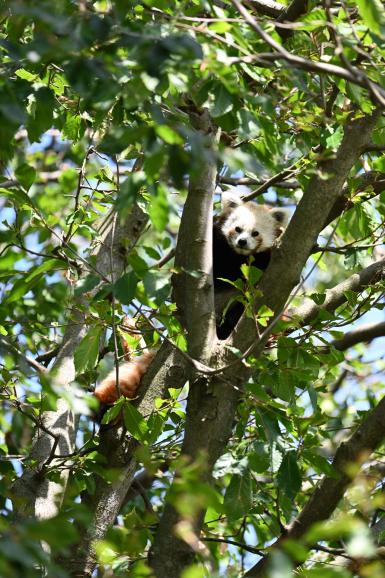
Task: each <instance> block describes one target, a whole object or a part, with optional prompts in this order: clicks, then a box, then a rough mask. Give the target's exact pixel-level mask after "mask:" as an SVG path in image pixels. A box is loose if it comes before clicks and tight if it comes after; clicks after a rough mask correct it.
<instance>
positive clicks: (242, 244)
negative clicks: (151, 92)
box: [237, 239, 247, 248]
mask: <svg viewBox="0 0 385 578" xmlns="http://www.w3.org/2000/svg"><path fill="white" fill-rule="evenodd" d="M237 245H238V247H242V248H244V247H246V246H247V241H246V239H238V243H237Z"/></svg>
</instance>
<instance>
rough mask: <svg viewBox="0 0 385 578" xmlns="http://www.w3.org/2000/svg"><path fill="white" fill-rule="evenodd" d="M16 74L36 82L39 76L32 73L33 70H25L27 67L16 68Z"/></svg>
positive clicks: (28, 80)
mask: <svg viewBox="0 0 385 578" xmlns="http://www.w3.org/2000/svg"><path fill="white" fill-rule="evenodd" d="M15 74H16V76H18V77H19V78H22V79H23V80H26V81H27V82H35V80H36V79H37V78H38V75H37V74H32V72H28V70H25V68H19V69H18V70H16V72H15Z"/></svg>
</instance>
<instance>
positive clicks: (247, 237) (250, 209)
mask: <svg viewBox="0 0 385 578" xmlns="http://www.w3.org/2000/svg"><path fill="white" fill-rule="evenodd" d="M226 213H227V215H226ZM222 214H224V215H225V218H224V219H223V222H222V232H223V234H224V235H225V237H226V239H227V241H228V243H229V245H230V247H232V248H233V249H234V251H235V252H236V253H238V254H240V255H251V254H252V253H260V252H262V251H265V250H266V249H270V248H271V247H272V246H273V245H274V242H275V240H276V238H277V237H278V236H279V234H280V233H281V232H282V231H283V230H284V228H285V227H286V225H287V222H288V216H289V215H288V212H287V210H286V209H281V208H275V209H270V208H268V207H266V206H264V205H257V204H255V203H253V202H248V203H243V201H242V199H241V198H240V197H239V195H235V194H234V193H231V192H226V193H223V194H222Z"/></svg>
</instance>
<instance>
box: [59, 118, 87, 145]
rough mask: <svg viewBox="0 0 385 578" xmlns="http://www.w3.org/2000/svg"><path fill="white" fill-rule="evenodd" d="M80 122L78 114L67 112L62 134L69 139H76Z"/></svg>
mask: <svg viewBox="0 0 385 578" xmlns="http://www.w3.org/2000/svg"><path fill="white" fill-rule="evenodd" d="M81 123H82V119H81V117H80V116H79V115H77V114H76V115H73V114H67V118H66V122H65V125H64V127H63V136H65V137H67V138H69V139H70V140H74V141H76V140H78V138H79V130H80V127H81Z"/></svg>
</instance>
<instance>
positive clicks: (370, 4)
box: [356, 0, 385, 36]
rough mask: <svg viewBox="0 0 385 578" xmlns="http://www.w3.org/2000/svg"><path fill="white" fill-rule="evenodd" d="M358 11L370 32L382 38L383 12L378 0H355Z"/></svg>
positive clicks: (384, 22)
mask: <svg viewBox="0 0 385 578" xmlns="http://www.w3.org/2000/svg"><path fill="white" fill-rule="evenodd" d="M356 3H357V6H358V10H359V12H360V14H361V16H362V19H363V21H364V22H365V24H366V25H367V27H368V28H369V30H370V31H372V32H374V33H375V34H378V35H379V36H384V26H385V11H384V6H383V4H382V2H381V1H380V0H356Z"/></svg>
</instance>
